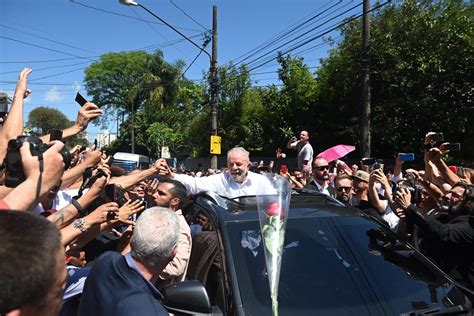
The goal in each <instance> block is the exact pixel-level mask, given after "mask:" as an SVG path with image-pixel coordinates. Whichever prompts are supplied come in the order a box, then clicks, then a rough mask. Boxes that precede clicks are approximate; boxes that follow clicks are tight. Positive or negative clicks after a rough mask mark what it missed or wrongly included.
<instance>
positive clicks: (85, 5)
mask: <svg viewBox="0 0 474 316" xmlns="http://www.w3.org/2000/svg"><path fill="white" fill-rule="evenodd" d="M71 2H72V3H74V4H77V5H81V6H83V7H86V8H88V9H92V10H96V11H100V12H103V13H107V14H112V15H117V16H122V17H126V18H129V19H134V20H138V21H142V22H147V23H153V24H159V25H164V24H163V23H160V22H156V21H148V20H145V19H142V18H136V17H133V16H130V15H126V14H122V13H117V12H113V11H108V10H105V9H101V8H97V7H93V6H91V5H87V4H84V3H81V2H77V1H74V0H71ZM176 28H178V29H181V30H185V31H191V32H201V31H200V30H195V29H189V28H184V27H179V26H176Z"/></svg>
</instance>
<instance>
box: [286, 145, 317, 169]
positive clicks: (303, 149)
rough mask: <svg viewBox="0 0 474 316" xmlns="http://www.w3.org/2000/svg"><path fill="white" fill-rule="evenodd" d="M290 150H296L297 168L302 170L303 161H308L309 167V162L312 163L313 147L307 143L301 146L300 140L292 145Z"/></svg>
mask: <svg viewBox="0 0 474 316" xmlns="http://www.w3.org/2000/svg"><path fill="white" fill-rule="evenodd" d="M290 146H291V148H293V149H296V150H297V151H298V157H297V158H298V161H297V164H298V168H299V169H300V170H303V169H302V168H303V161H304V160H306V161H308V166H311V162H312V161H313V146H311V144H310V143H309V142H308V143H306V144H303V143H302V142H301V141H300V140H299V141H297V142H294V143H292V144H291V145H290Z"/></svg>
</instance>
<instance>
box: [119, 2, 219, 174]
mask: <svg viewBox="0 0 474 316" xmlns="http://www.w3.org/2000/svg"><path fill="white" fill-rule="evenodd" d="M119 2H120V3H121V4H124V5H127V6H139V7H141V8H142V9H144V10H145V11H147V12H148V13H150V14H151V15H152V16H154V17H155V18H157V19H158V20H160V21H161V22H162V23H164V24H165V25H166V26H168V27H169V28H171V29H172V30H173V31H175V32H176V33H178V34H179V35H181V36H182V37H183V38H184V39H186V40H187V41H188V42H190V43H191V44H193V45H194V46H195V47H197V48H198V49H199V50H200V51H201V52H203V53H204V54H206V55H207V56H208V57H209V60H210V63H211V66H210V70H209V72H210V75H209V90H210V97H209V103H210V105H211V133H210V134H211V135H210V136H211V137H210V139H211V141H210V145H211V146H210V147H211V154H212V157H211V168H213V169H217V155H219V154H220V153H221V147H220V144H221V142H220V137H219V136H217V132H218V128H219V124H218V116H217V106H218V104H217V95H218V88H219V86H218V85H219V84H218V78H217V6H213V8H212V9H213V11H212V13H213V16H212V56H211V54H209V53H208V52H207V51H206V50H205V49H204V48H203V47H201V46H199V45H198V44H196V43H195V42H194V41H193V40H192V39H190V38H189V37H187V36H186V35H185V34H183V33H182V32H181V31H180V30H178V29H177V28H175V27H174V26H173V25H171V24H169V23H168V22H166V21H165V20H163V19H162V18H161V17H159V16H158V15H156V14H155V13H153V12H152V11H150V10H149V9H148V8H147V7H145V6H144V5H143V4H140V3H138V2H136V1H133V0H119ZM133 115H134V113H133V104H132V152H134V150H135V143H134V141H135V134H134V130H133V124H134V116H133ZM215 145H217V146H215Z"/></svg>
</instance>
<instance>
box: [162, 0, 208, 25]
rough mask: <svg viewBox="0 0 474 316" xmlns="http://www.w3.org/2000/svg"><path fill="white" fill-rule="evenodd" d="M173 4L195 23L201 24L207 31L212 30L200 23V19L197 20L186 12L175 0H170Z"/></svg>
mask: <svg viewBox="0 0 474 316" xmlns="http://www.w3.org/2000/svg"><path fill="white" fill-rule="evenodd" d="M170 2H171V4H172V5H173V6H174V7H175V8H176V9H178V10H179V11H181V12H182V13H183V14H184V15H185V16H187V17H188V18H190V19H191V20H192V21H193V22H194V23H196V24H197V25H199V26H200V27H202V28H203V29H204V30H205V31H206V32H209V31H210V30H209V29H208V28H206V27H205V26H204V25H202V24H201V23H199V22H198V21H196V20H195V19H194V18H193V17H192V16H191V15H189V14H188V13H186V12H185V11H184V10H183V9H181V8H180V7H179V6H178V5H177V4H176V3H175V2H174V1H173V0H170Z"/></svg>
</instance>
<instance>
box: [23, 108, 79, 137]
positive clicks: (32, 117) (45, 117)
mask: <svg viewBox="0 0 474 316" xmlns="http://www.w3.org/2000/svg"><path fill="white" fill-rule="evenodd" d="M70 126H72V123H71V121H69V119H68V118H67V117H66V115H64V114H63V113H62V112H61V111H59V110H56V109H53V108H49V107H44V106H40V107H38V108H35V109H34V110H32V111H31V112H30V114H29V115H28V123H27V127H28V128H29V129H31V131H32V132H33V133H34V134H36V135H45V134H48V133H49V132H50V131H51V130H53V129H65V128H67V127H70Z"/></svg>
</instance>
